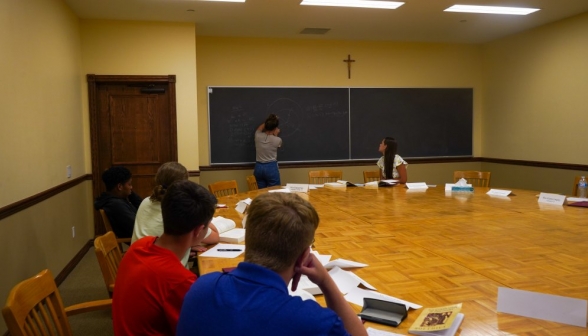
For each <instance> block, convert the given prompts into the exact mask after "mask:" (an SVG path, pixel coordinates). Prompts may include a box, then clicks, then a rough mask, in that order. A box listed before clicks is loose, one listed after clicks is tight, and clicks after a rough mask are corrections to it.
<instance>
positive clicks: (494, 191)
mask: <svg viewBox="0 0 588 336" xmlns="http://www.w3.org/2000/svg"><path fill="white" fill-rule="evenodd" d="M511 192H512V191H510V190H500V189H490V191H488V192H487V193H486V194H487V195H490V196H508V195H510V193H511Z"/></svg>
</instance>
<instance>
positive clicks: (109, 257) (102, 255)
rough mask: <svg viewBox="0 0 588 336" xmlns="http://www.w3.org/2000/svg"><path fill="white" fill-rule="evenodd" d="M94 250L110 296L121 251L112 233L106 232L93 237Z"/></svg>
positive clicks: (120, 258)
mask: <svg viewBox="0 0 588 336" xmlns="http://www.w3.org/2000/svg"><path fill="white" fill-rule="evenodd" d="M94 251H95V252H96V258H97V259H98V264H99V265H100V270H101V271H102V277H103V278H104V284H105V285H106V290H107V291H108V294H109V295H110V297H112V288H114V283H115V282H116V274H117V273H118V265H119V264H120V261H121V260H122V253H121V251H120V249H119V245H118V243H117V240H116V236H115V235H114V233H113V232H112V231H111V232H107V233H106V234H104V235H102V236H100V237H97V238H96V239H94Z"/></svg>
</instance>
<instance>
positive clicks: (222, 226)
mask: <svg viewBox="0 0 588 336" xmlns="http://www.w3.org/2000/svg"><path fill="white" fill-rule="evenodd" d="M212 224H214V226H216V229H217V230H218V236H219V240H220V241H221V242H223V243H233V244H234V243H240V242H242V241H244V240H245V229H238V228H236V226H237V225H236V224H235V221H234V220H232V219H228V218H224V217H221V216H218V217H214V218H213V219H212Z"/></svg>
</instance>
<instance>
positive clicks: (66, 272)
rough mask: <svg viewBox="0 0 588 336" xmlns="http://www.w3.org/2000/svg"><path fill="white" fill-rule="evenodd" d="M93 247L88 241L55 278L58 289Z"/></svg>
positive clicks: (8, 333)
mask: <svg viewBox="0 0 588 336" xmlns="http://www.w3.org/2000/svg"><path fill="white" fill-rule="evenodd" d="M90 180H91V178H90ZM70 182H73V181H70ZM70 182H68V183H70ZM92 246H94V239H90V240H88V242H87V243H86V244H84V246H82V248H81V249H80V251H78V253H76V255H75V256H74V257H73V258H72V259H71V260H70V261H69V263H67V265H65V267H64V268H63V269H62V270H61V272H59V274H58V275H57V276H56V277H55V284H56V285H57V287H59V285H61V283H62V282H63V281H65V279H66V278H67V276H68V275H69V274H70V273H71V271H73V269H74V268H76V266H77V265H78V264H79V263H80V261H82V258H83V257H84V256H85V255H86V253H88V251H89V250H90V248H91V247H92ZM2 336H10V332H8V331H6V332H5V333H4V334H3V335H2Z"/></svg>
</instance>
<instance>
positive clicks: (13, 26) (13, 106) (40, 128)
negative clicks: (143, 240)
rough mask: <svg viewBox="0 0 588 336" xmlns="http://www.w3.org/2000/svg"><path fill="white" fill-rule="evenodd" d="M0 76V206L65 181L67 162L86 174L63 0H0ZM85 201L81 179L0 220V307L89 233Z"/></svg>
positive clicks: (74, 46)
mask: <svg viewBox="0 0 588 336" xmlns="http://www.w3.org/2000/svg"><path fill="white" fill-rule="evenodd" d="M0 73H2V74H3V76H4V80H3V81H1V82H0V101H1V102H2V106H1V108H0V118H1V121H0V191H1V192H0V208H1V207H4V206H7V205H9V204H12V203H15V202H18V201H21V200H23V199H26V198H28V197H31V196H33V195H36V194H38V193H41V192H44V191H46V190H48V189H51V188H53V187H56V186H58V185H61V184H63V183H66V182H67V181H68V179H67V178H66V166H67V165H71V166H72V175H73V176H72V178H76V177H80V176H83V175H85V174H86V173H88V171H87V170H86V169H85V167H84V155H85V152H84V128H83V114H82V95H81V90H82V89H81V85H80V83H81V78H82V73H81V53H80V35H79V21H78V19H77V17H76V16H75V15H74V14H73V12H72V11H71V10H70V9H69V8H68V7H67V6H66V5H65V3H64V2H63V1H61V0H27V1H20V0H7V1H0ZM91 197H92V195H91V183H90V182H88V181H84V182H82V183H81V184H78V185H77V186H75V187H73V188H70V189H68V190H67V191H65V192H62V193H60V194H58V195H56V196H54V197H51V198H49V199H48V200H46V201H43V202H41V203H39V204H37V205H35V206H32V207H30V208H28V209H26V210H24V211H21V212H18V213H16V214H14V215H12V216H9V217H7V218H4V219H3V220H1V221H0V255H1V256H2V257H1V258H0V270H1V274H2V276H0V302H2V304H3V303H4V302H5V301H6V297H7V296H8V292H9V291H10V289H11V288H12V287H13V286H14V285H16V284H17V283H18V282H20V281H22V280H24V279H26V278H29V277H31V276H33V275H35V274H37V273H38V272H39V271H41V270H43V269H45V268H49V269H50V270H51V271H52V272H53V274H54V275H55V276H56V275H57V274H59V272H61V271H62V270H63V268H64V267H65V266H66V265H67V263H68V262H69V261H70V260H71V259H72V258H73V257H74V256H75V255H76V253H78V252H79V251H80V249H81V248H82V247H83V246H84V245H85V244H86V243H87V242H88V239H90V238H91V237H92V236H93V233H94V228H93V226H92V225H93V222H92V215H91V214H92V212H91V211H92V207H91ZM72 226H75V227H76V237H75V238H72ZM5 330H6V327H5V324H4V320H3V319H0V333H4V331H5Z"/></svg>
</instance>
